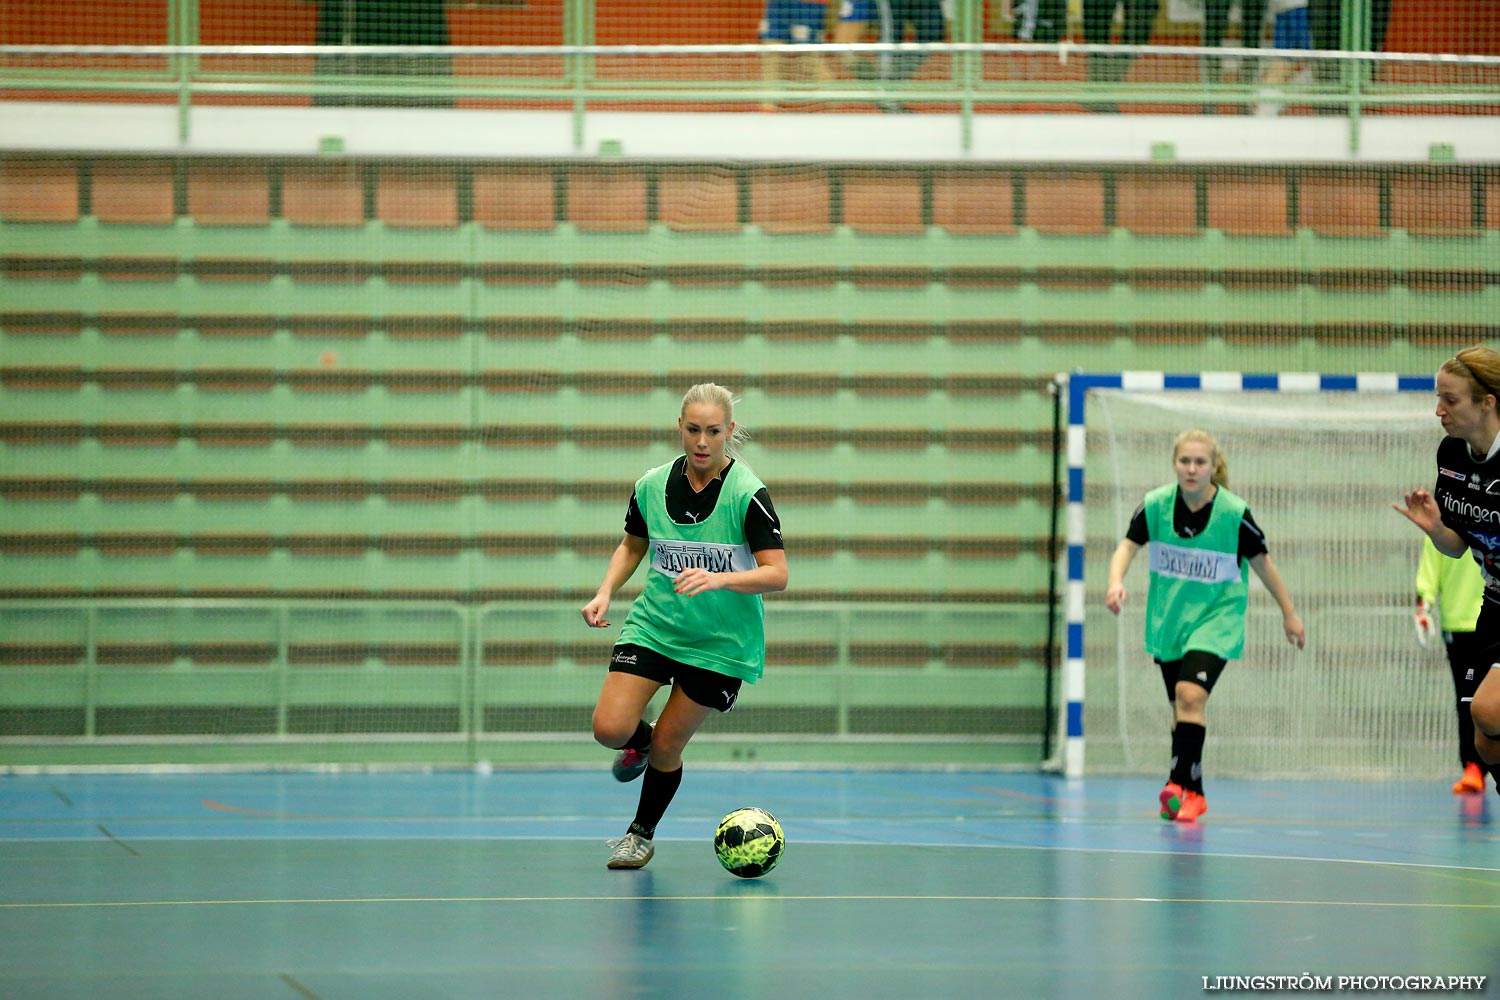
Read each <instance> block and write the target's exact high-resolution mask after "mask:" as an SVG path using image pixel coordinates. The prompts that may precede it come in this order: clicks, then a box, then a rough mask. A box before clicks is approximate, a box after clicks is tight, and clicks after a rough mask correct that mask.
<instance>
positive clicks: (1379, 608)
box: [1084, 391, 1457, 778]
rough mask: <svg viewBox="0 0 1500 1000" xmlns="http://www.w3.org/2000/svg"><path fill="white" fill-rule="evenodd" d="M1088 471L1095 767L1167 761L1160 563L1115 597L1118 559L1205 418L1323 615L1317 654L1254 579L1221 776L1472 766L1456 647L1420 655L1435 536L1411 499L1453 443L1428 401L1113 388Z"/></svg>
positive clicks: (1311, 632) (1240, 486)
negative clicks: (1460, 714)
mask: <svg viewBox="0 0 1500 1000" xmlns="http://www.w3.org/2000/svg"><path fill="white" fill-rule="evenodd" d="M1085 426H1086V434H1087V444H1088V447H1087V457H1086V466H1085V472H1084V481H1085V483H1086V486H1085V493H1084V498H1085V504H1086V506H1085V511H1086V527H1087V533H1088V543H1087V547H1086V553H1085V565H1086V567H1087V568H1086V570H1085V578H1086V583H1087V585H1086V602H1087V609H1086V612H1085V628H1084V635H1085V641H1084V655H1085V663H1086V671H1085V687H1086V691H1087V697H1086V701H1085V710H1084V731H1085V732H1086V733H1087V746H1088V754H1087V766H1088V768H1089V770H1093V771H1125V772H1142V773H1153V772H1162V773H1165V771H1166V768H1167V763H1168V756H1169V753H1170V739H1169V735H1168V730H1169V726H1170V721H1171V709H1170V706H1169V704H1168V702H1167V695H1166V691H1165V688H1164V686H1163V683H1162V680H1161V675H1160V672H1159V671H1158V670H1157V668H1156V665H1155V664H1154V663H1153V662H1152V661H1151V658H1150V657H1149V656H1148V655H1147V654H1146V653H1145V651H1144V648H1143V644H1142V630H1143V619H1144V613H1145V606H1146V601H1145V597H1146V589H1147V568H1146V560H1145V559H1144V557H1138V558H1137V559H1136V560H1135V562H1136V565H1134V566H1132V568H1131V570H1130V572H1129V574H1128V575H1127V577H1126V581H1125V583H1126V587H1127V590H1128V591H1129V593H1130V599H1129V600H1128V602H1127V605H1126V608H1125V610H1124V612H1123V613H1122V614H1121V615H1120V616H1119V617H1118V618H1116V617H1114V616H1112V615H1111V614H1110V613H1109V611H1108V610H1107V609H1106V608H1105V607H1104V589H1105V586H1106V581H1107V575H1108V570H1107V567H1108V565H1109V558H1110V554H1111V552H1112V551H1113V549H1114V547H1115V545H1116V544H1117V543H1118V541H1119V539H1120V538H1121V537H1123V535H1124V533H1125V529H1126V527H1127V525H1128V523H1129V521H1130V518H1131V515H1132V514H1133V512H1134V511H1135V508H1136V506H1137V505H1138V504H1139V503H1140V502H1141V499H1142V497H1143V496H1144V495H1145V493H1146V492H1147V491H1148V490H1149V489H1151V488H1152V487H1154V486H1158V485H1161V484H1162V483H1165V482H1170V481H1172V478H1173V473H1172V469H1171V449H1172V443H1173V441H1174V439H1175V437H1176V435H1177V434H1178V432H1180V431H1182V430H1186V429H1188V428H1192V427H1197V428H1202V429H1204V430H1207V431H1209V432H1210V433H1211V434H1213V435H1214V436H1215V438H1217V440H1218V442H1219V445H1220V447H1221V449H1222V451H1223V452H1224V454H1225V455H1226V457H1227V458H1228V462H1229V474H1230V484H1229V485H1230V488H1231V489H1232V490H1234V491H1235V492H1236V493H1237V494H1239V495H1240V496H1241V497H1243V498H1244V499H1245V500H1246V502H1247V503H1248V505H1249V507H1250V512H1251V514H1252V515H1253V516H1254V518H1255V520H1256V522H1257V523H1258V524H1259V525H1260V526H1261V528H1262V529H1263V530H1264V531H1265V533H1266V536H1267V544H1268V547H1269V549H1270V552H1271V556H1272V559H1273V560H1274V562H1275V564H1276V566H1277V568H1278V569H1279V570H1280V572H1281V575H1282V577H1283V579H1284V580H1285V581H1286V583H1287V587H1288V590H1289V591H1290V592H1291V595H1292V598H1293V600H1294V602H1295V603H1296V606H1297V609H1298V612H1299V613H1300V614H1301V616H1302V619H1303V621H1304V623H1305V624H1306V627H1307V633H1308V642H1307V647H1306V649H1305V650H1303V651H1301V652H1298V651H1296V650H1295V649H1293V648H1292V647H1291V646H1290V645H1289V644H1288V643H1287V642H1286V640H1285V638H1284V636H1283V634H1282V627H1281V615H1280V612H1279V610H1278V609H1277V607H1276V604H1275V602H1274V601H1273V600H1272V599H1271V597H1270V595H1269V594H1268V593H1267V592H1266V590H1265V588H1264V587H1263V586H1262V585H1261V583H1260V581H1259V580H1258V579H1257V578H1256V577H1255V575H1254V573H1251V575H1250V576H1251V582H1250V587H1251V596H1250V608H1249V613H1248V620H1247V636H1246V648H1245V653H1244V656H1243V658H1242V659H1239V660H1236V661H1233V662H1231V664H1230V665H1229V667H1228V668H1227V669H1226V670H1225V672H1224V675H1223V676H1222V677H1221V679H1220V681H1219V683H1218V685H1217V686H1216V687H1215V688H1214V692H1213V697H1212V698H1211V699H1210V701H1209V704H1208V731H1209V739H1208V743H1207V746H1206V749H1205V760H1204V766H1205V771H1206V772H1207V773H1209V774H1211V775H1244V776H1257V777H1265V776H1274V775H1289V776H1291V775H1295V776H1315V775H1323V774H1326V775H1329V776H1331V777H1338V778H1342V777H1372V778H1373V777H1381V776H1387V775H1402V776H1423V775H1433V774H1438V773H1444V772H1445V771H1446V770H1448V769H1452V768H1454V767H1456V766H1457V763H1456V761H1457V726H1456V717H1455V707H1454V697H1453V689H1452V683H1451V680H1450V678H1449V674H1448V670H1447V665H1446V662H1445V660H1444V658H1443V652H1442V650H1441V648H1434V649H1430V650H1422V649H1420V648H1419V647H1418V646H1417V644H1416V642H1415V638H1414V634H1413V629H1412V623H1411V610H1412V603H1413V601H1414V599H1415V598H1414V594H1415V586H1414V578H1415V574H1416V566H1417V560H1418V557H1419V554H1420V543H1421V535H1420V534H1419V533H1418V532H1417V531H1416V530H1415V529H1413V528H1412V527H1411V526H1410V525H1409V524H1408V523H1407V522H1406V521H1405V520H1404V519H1403V518H1402V517H1401V515H1400V514H1398V513H1397V512H1396V511H1394V510H1392V509H1391V506H1390V505H1391V503H1392V501H1395V500H1399V499H1400V497H1401V493H1402V491H1403V490H1405V489H1410V488H1412V487H1415V486H1419V485H1430V484H1431V481H1432V479H1433V476H1434V466H1433V454H1434V449H1435V447H1436V445H1437V442H1438V440H1439V437H1440V435H1441V429H1440V428H1439V427H1438V424H1437V421H1436V419H1435V418H1434V417H1433V415H1432V399H1431V396H1429V395H1427V394H1425V393H1417V392H1402V393H1396V392H1392V393H1388V394H1387V393H1368V392H1360V393H1355V392H1311V393H1285V392H1279V393H1278V392H1238V393H1222V392H1202V391H1171V392H1163V393H1142V392H1120V391H1100V392H1096V393H1094V394H1092V395H1091V396H1090V399H1089V403H1088V408H1087V419H1086V424H1085Z"/></svg>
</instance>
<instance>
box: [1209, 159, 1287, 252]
mask: <svg viewBox="0 0 1500 1000" xmlns="http://www.w3.org/2000/svg"><path fill="white" fill-rule="evenodd" d="M1208 225H1209V228H1210V229H1217V230H1219V231H1220V232H1223V233H1227V234H1229V235H1230V236H1290V235H1291V234H1292V228H1291V224H1290V221H1289V218H1288V215H1287V191H1286V177H1285V176H1284V175H1283V174H1280V173H1271V172H1260V171H1256V172H1249V173H1242V172H1231V171H1226V172H1223V173H1217V172H1216V173H1214V174H1211V175H1210V176H1209V179H1208Z"/></svg>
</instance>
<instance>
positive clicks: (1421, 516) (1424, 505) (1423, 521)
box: [1391, 487, 1443, 534]
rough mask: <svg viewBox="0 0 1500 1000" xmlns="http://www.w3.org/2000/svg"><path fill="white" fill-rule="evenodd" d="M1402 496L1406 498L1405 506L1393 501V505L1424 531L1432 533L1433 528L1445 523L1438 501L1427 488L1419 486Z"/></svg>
mask: <svg viewBox="0 0 1500 1000" xmlns="http://www.w3.org/2000/svg"><path fill="white" fill-rule="evenodd" d="M1402 498H1403V499H1404V500H1405V506H1403V505H1402V504H1399V503H1393V504H1391V507H1392V508H1394V509H1395V510H1396V511H1397V512H1398V513H1399V514H1401V516H1402V517H1404V518H1406V519H1407V520H1408V521H1410V522H1411V523H1412V524H1415V525H1416V526H1417V527H1419V528H1421V529H1422V530H1423V531H1425V532H1427V533H1428V534H1432V529H1433V528H1436V527H1437V526H1438V525H1439V524H1442V523H1443V513H1442V511H1440V510H1438V505H1437V501H1436V500H1434V499H1433V498H1432V494H1431V493H1429V492H1428V491H1427V490H1425V489H1422V488H1421V487H1418V488H1417V489H1414V490H1412V491H1411V492H1410V493H1406V494H1403V496H1402Z"/></svg>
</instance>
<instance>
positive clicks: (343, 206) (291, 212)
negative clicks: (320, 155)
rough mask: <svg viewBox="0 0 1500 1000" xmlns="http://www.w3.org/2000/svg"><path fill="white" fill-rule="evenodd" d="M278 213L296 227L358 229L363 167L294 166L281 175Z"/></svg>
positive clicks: (361, 217) (361, 220)
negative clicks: (353, 227) (350, 227)
mask: <svg viewBox="0 0 1500 1000" xmlns="http://www.w3.org/2000/svg"><path fill="white" fill-rule="evenodd" d="M281 214H282V216H283V217H284V218H286V219H287V221H289V222H291V223H292V224H294V225H298V226H362V225H364V222H365V185H364V167H363V166H361V165H360V164H356V163H297V164H292V165H289V166H288V167H287V168H286V170H285V172H284V173H283V175H282V182H281Z"/></svg>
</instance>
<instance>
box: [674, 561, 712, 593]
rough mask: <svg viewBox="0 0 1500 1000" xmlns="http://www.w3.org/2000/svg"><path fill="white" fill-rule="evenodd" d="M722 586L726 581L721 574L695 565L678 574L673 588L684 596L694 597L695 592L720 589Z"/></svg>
mask: <svg viewBox="0 0 1500 1000" xmlns="http://www.w3.org/2000/svg"><path fill="white" fill-rule="evenodd" d="M722 586H724V581H723V580H722V579H720V577H719V574H717V573H710V572H709V571H708V570H706V569H704V568H703V567H702V566H694V567H692V568H691V569H685V570H683V571H682V572H681V573H678V574H677V579H676V580H675V581H674V582H673V584H672V589H673V590H675V591H677V593H679V594H681V595H682V596H683V597H692V596H693V595H694V594H703V593H707V592H708V591H710V590H718V589H719V588H720V587H722Z"/></svg>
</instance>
